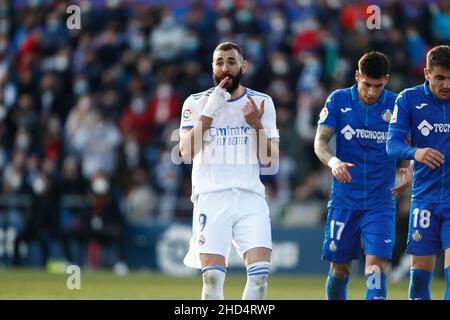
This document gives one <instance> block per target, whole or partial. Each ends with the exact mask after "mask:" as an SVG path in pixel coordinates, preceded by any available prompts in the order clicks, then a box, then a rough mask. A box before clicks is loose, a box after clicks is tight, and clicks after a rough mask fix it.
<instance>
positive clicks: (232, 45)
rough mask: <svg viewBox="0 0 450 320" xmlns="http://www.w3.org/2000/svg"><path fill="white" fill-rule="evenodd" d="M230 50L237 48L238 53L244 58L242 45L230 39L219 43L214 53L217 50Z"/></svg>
mask: <svg viewBox="0 0 450 320" xmlns="http://www.w3.org/2000/svg"><path fill="white" fill-rule="evenodd" d="M228 50H236V51H237V53H238V54H239V55H240V56H241V58H244V53H243V51H242V49H241V47H239V46H238V45H237V44H236V43H234V42H229V41H227V42H222V43H219V44H218V45H217V47H216V48H215V49H214V52H213V54H214V53H215V52H216V51H228Z"/></svg>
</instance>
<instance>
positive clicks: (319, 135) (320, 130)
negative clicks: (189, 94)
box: [314, 126, 334, 165]
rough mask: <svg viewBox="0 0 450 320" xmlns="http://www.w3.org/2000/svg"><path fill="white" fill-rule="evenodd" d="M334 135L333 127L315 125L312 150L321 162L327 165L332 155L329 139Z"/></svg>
mask: <svg viewBox="0 0 450 320" xmlns="http://www.w3.org/2000/svg"><path fill="white" fill-rule="evenodd" d="M333 135H334V129H333V128H330V127H326V126H317V131H316V136H315V139H314V152H315V153H316V155H317V157H318V158H319V159H320V161H322V163H323V164H325V165H327V164H328V161H330V159H331V158H332V157H333V154H332V153H331V149H330V145H329V143H330V141H331V138H332V137H333Z"/></svg>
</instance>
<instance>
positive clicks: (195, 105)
mask: <svg viewBox="0 0 450 320" xmlns="http://www.w3.org/2000/svg"><path fill="white" fill-rule="evenodd" d="M213 90H214V88H211V89H209V90H207V91H204V92H201V93H198V94H193V95H191V96H189V97H188V98H187V99H186V101H185V102H184V104H183V109H182V112H181V125H180V128H181V129H186V128H192V127H193V126H194V125H195V123H196V122H197V121H198V119H199V118H200V116H201V112H202V109H203V107H204V106H205V104H206V102H207V101H208V97H209V95H210V94H211V93H212V92H213ZM247 95H249V96H251V97H252V98H253V100H254V101H255V103H256V105H257V106H258V108H259V107H260V104H261V102H262V101H263V100H264V113H263V115H262V121H261V122H262V125H263V127H264V129H266V135H267V137H268V138H269V139H270V140H278V139H279V134H278V130H277V127H276V114H275V107H274V104H273V101H272V98H270V97H269V96H268V95H266V94H263V93H260V92H258V91H254V90H251V89H248V88H245V92H244V94H243V95H242V96H241V97H239V98H237V99H233V100H228V101H227V102H226V104H225V105H224V106H223V107H222V108H220V109H219V110H218V111H217V113H216V115H215V117H214V119H213V121H212V123H211V127H210V128H209V129H208V130H207V131H206V133H205V136H204V143H203V148H202V150H201V151H200V152H199V153H197V154H196V156H195V157H194V159H193V165H192V199H195V197H196V196H197V195H198V194H200V193H207V192H214V191H219V190H224V189H229V188H241V189H245V190H249V191H252V192H256V193H258V194H261V195H262V196H264V195H265V194H264V185H263V184H262V183H261V180H260V179H259V175H260V165H259V161H258V157H257V149H256V143H257V140H256V134H255V133H252V129H251V127H250V126H249V125H248V123H247V122H246V121H245V118H244V115H243V113H242V109H243V108H244V106H245V103H246V102H247Z"/></svg>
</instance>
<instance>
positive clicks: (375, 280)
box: [366, 272, 387, 300]
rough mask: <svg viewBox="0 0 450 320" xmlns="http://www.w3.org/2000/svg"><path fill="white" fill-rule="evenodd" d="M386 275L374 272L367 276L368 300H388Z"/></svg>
mask: <svg viewBox="0 0 450 320" xmlns="http://www.w3.org/2000/svg"><path fill="white" fill-rule="evenodd" d="M386 296H387V289H386V274H385V273H384V272H372V273H369V274H367V275H366V300H386Z"/></svg>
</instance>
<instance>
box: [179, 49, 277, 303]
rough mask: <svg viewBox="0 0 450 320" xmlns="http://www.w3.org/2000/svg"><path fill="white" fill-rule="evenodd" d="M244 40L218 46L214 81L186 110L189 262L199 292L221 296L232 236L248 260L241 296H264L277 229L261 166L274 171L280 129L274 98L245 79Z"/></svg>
mask: <svg viewBox="0 0 450 320" xmlns="http://www.w3.org/2000/svg"><path fill="white" fill-rule="evenodd" d="M247 67H248V62H247V61H246V60H244V58H243V54H242V50H241V48H240V47H239V46H238V45H236V44H234V43H231V42H224V43H221V44H219V45H218V46H217V47H216V49H215V50H214V53H213V62H212V68H213V79H214V82H215V84H216V87H213V88H211V89H209V90H207V91H204V92H201V93H198V94H193V95H191V96H189V97H188V98H187V99H186V101H185V102H184V105H183V109H182V114H181V126H180V127H181V130H180V150H181V156H182V158H183V161H184V162H185V163H190V161H192V163H193V167H192V197H191V200H192V202H193V203H194V212H193V236H192V239H191V242H190V247H189V252H188V253H187V255H186V257H185V258H184V263H185V265H187V266H189V267H192V268H199V269H201V270H202V277H203V288H202V295H201V298H202V299H204V300H206V299H217V300H218V299H223V298H224V295H223V284H224V281H225V273H226V267H227V263H228V255H229V251H230V249H231V244H233V245H234V247H235V248H236V250H237V251H238V253H239V255H240V256H241V257H242V259H243V260H244V262H245V265H246V267H247V283H246V286H245V289H244V293H243V295H242V299H251V300H259V299H265V297H266V292H267V279H268V275H269V269H270V255H271V251H272V236H271V226H270V217H269V208H268V205H267V202H266V200H265V193H264V185H263V184H262V183H261V180H260V178H259V176H260V173H261V174H264V172H265V171H266V172H268V174H274V173H276V172H275V171H277V168H278V140H279V135H278V130H277V128H276V119H275V107H274V104H273V101H272V99H271V98H270V97H269V96H267V95H265V94H263V93H260V92H257V91H254V90H251V89H249V88H246V87H244V86H242V85H241V78H242V76H243V74H244V73H245V72H246V70H247Z"/></svg>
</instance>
